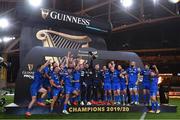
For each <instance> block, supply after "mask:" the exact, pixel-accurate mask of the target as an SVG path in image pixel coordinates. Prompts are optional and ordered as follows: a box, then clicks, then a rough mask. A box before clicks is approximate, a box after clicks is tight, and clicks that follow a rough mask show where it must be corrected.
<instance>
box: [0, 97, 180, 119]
mask: <svg viewBox="0 0 180 120" xmlns="http://www.w3.org/2000/svg"><path fill="white" fill-rule="evenodd" d="M6 99H7V104H9V103H12V102H13V99H14V98H13V97H12V96H6ZM170 104H173V105H177V106H178V108H177V113H160V114H152V113H147V114H146V116H145V119H180V99H170ZM0 110H2V108H0ZM142 114H143V113H140V112H135V113H72V114H70V115H64V114H52V115H51V114H49V115H32V116H31V117H30V118H29V119H140V118H141V116H142ZM0 119H25V116H24V115H19V116H16V115H7V114H5V113H2V112H0Z"/></svg>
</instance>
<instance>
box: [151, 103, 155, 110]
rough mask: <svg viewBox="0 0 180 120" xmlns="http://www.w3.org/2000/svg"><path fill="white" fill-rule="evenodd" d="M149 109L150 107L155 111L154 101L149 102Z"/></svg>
mask: <svg viewBox="0 0 180 120" xmlns="http://www.w3.org/2000/svg"><path fill="white" fill-rule="evenodd" d="M151 109H152V110H153V111H156V108H155V102H152V103H151Z"/></svg>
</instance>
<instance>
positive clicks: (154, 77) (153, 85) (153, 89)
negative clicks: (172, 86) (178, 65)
mask: <svg viewBox="0 0 180 120" xmlns="http://www.w3.org/2000/svg"><path fill="white" fill-rule="evenodd" d="M158 74H159V72H158V69H157V67H156V66H155V65H153V66H152V69H151V73H150V76H151V81H150V96H151V110H150V111H149V112H151V113H160V110H159V104H158V100H157V99H156V96H157V92H158Z"/></svg>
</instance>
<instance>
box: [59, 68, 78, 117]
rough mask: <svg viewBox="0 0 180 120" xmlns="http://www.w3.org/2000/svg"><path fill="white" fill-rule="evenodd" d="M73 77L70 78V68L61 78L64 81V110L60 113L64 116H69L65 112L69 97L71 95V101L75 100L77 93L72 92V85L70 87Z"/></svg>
mask: <svg viewBox="0 0 180 120" xmlns="http://www.w3.org/2000/svg"><path fill="white" fill-rule="evenodd" d="M72 79H73V76H72V68H67V71H65V73H64V76H63V81H64V85H65V94H66V95H65V102H64V108H63V111H62V113H64V114H69V112H68V111H67V107H68V106H67V104H68V101H69V98H70V95H71V94H73V96H72V97H71V100H72V99H74V98H76V97H77V96H78V92H77V91H76V90H74V88H73V85H72V81H73V80H72Z"/></svg>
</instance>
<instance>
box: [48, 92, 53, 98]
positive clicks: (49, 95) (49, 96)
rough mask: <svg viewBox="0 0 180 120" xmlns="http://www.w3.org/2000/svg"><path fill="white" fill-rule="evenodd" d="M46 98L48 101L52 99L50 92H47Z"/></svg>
mask: <svg viewBox="0 0 180 120" xmlns="http://www.w3.org/2000/svg"><path fill="white" fill-rule="evenodd" d="M47 98H48V99H51V98H52V96H51V92H50V91H48V94H47Z"/></svg>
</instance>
